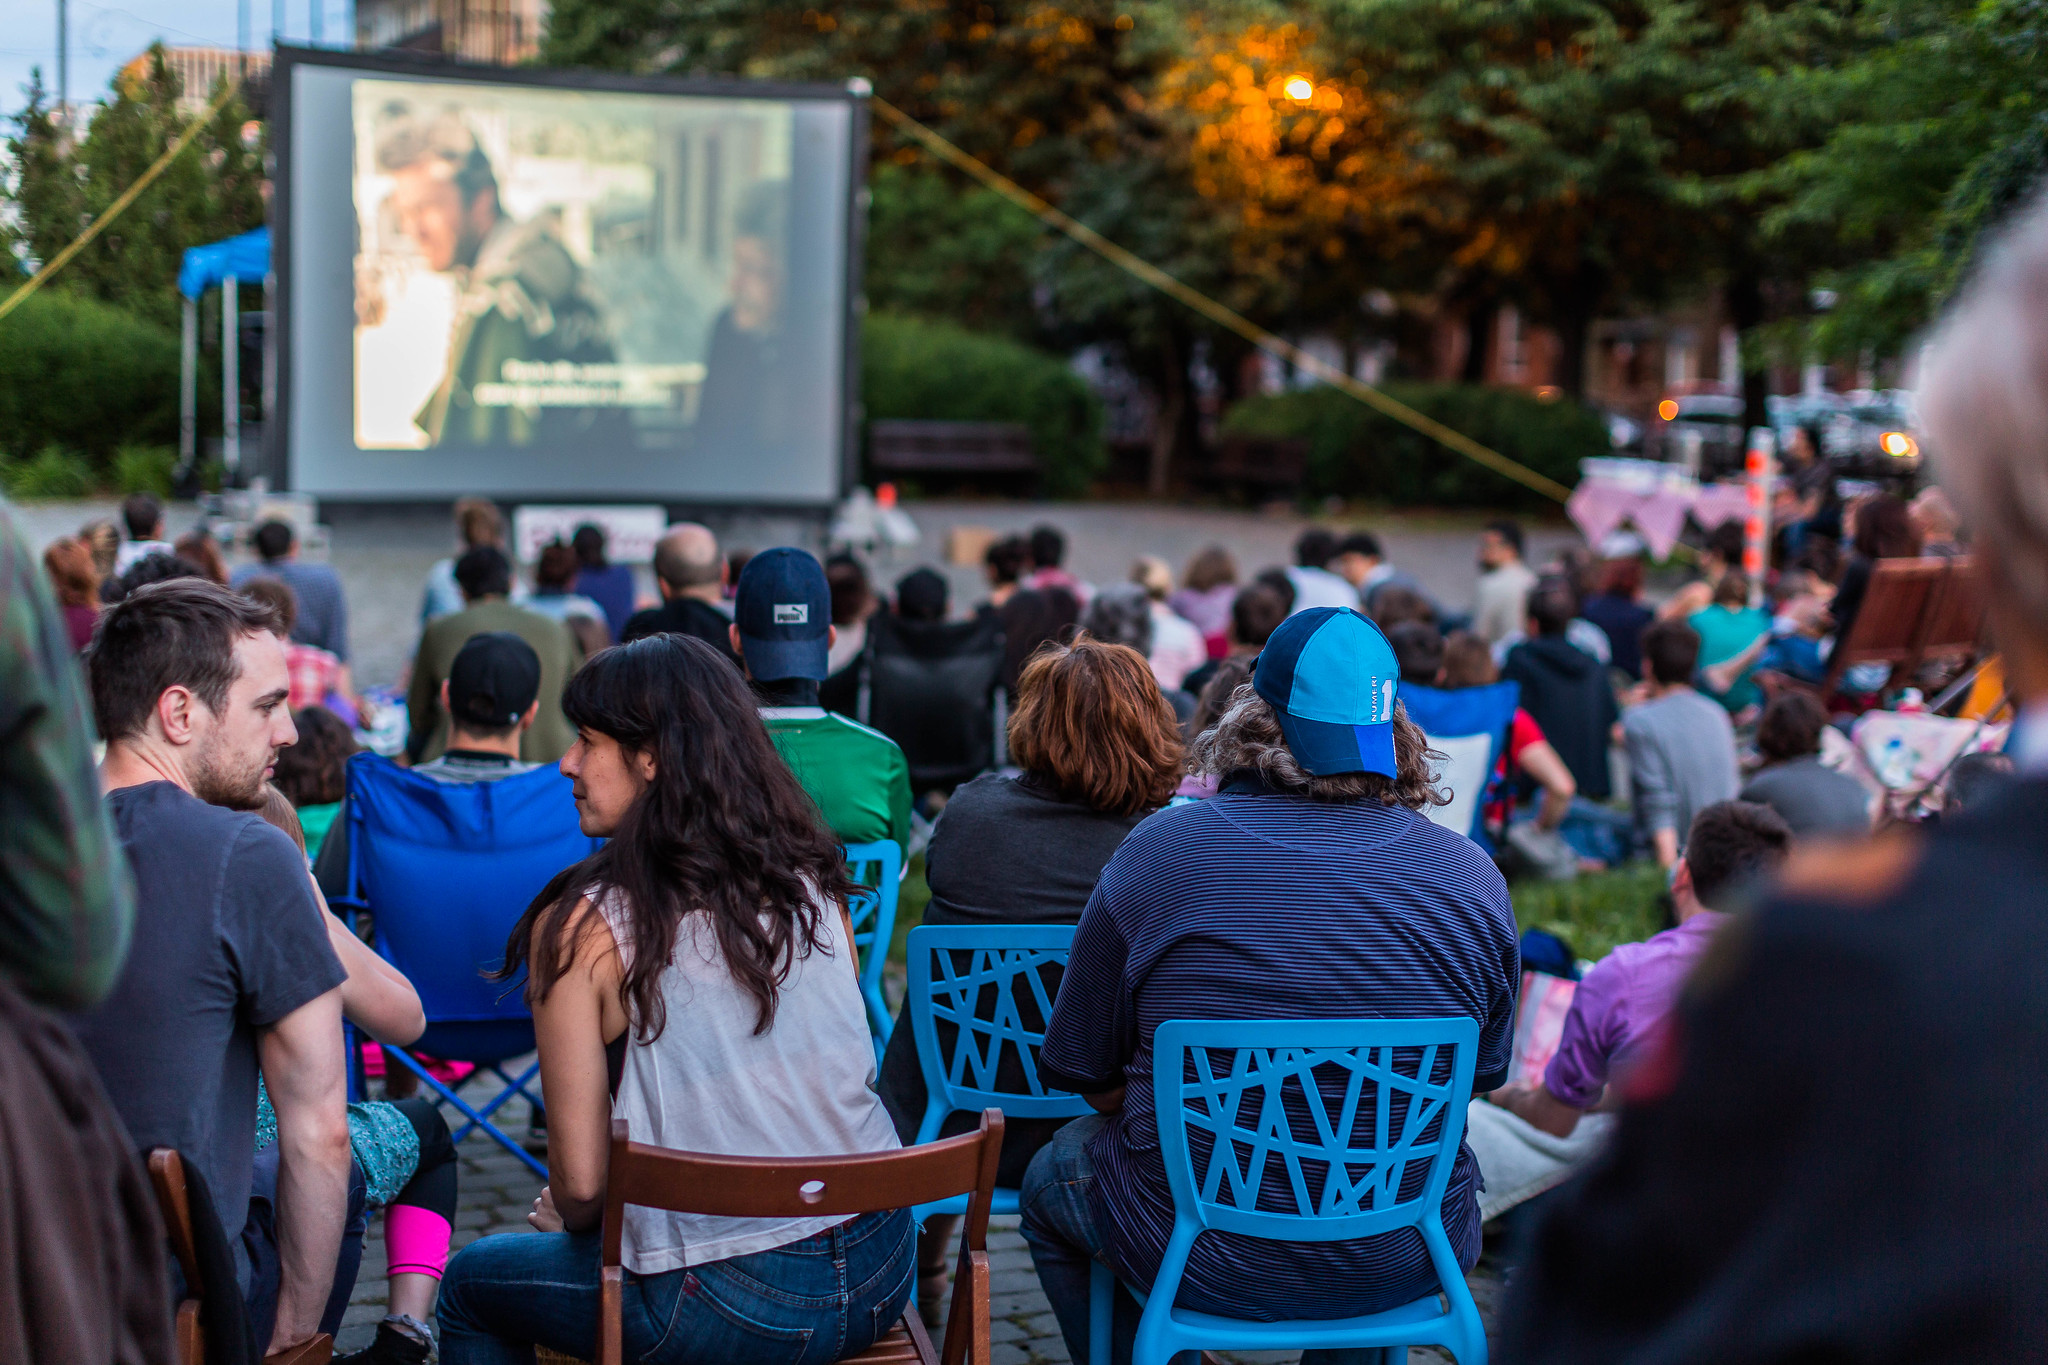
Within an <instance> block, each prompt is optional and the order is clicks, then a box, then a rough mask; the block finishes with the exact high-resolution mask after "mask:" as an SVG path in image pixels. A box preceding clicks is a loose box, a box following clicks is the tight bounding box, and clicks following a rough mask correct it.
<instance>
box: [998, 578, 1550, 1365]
mask: <svg viewBox="0 0 2048 1365" xmlns="http://www.w3.org/2000/svg"><path fill="white" fill-rule="evenodd" d="M1307 698H1313V701H1312V702H1310V703H1308V704H1307V705H1303V706H1302V711H1308V712H1311V713H1312V714H1302V711H1297V710H1296V709H1294V707H1295V706H1296V705H1298V704H1301V703H1302V702H1303V700H1304V699H1307ZM1194 761H1195V763H1196V765H1197V766H1199V767H1200V768H1201V769H1202V770H1204V771H1207V772H1211V773H1215V774H1217V775H1218V776H1220V777H1222V778H1223V779H1224V784H1223V789H1222V790H1221V791H1220V792H1219V793H1218V794H1217V795H1216V796H1215V797H1213V798H1211V799H1210V800H1207V801H1195V802H1190V803H1188V804H1185V805H1180V806H1175V807H1173V808H1171V809H1169V810H1165V811H1161V812H1160V813H1159V814H1157V815H1155V816H1153V817H1152V818H1151V819H1149V820H1147V821H1145V822H1144V823H1143V824H1141V825H1140V826H1138V828H1137V829H1135V830H1133V831H1132V832H1131V834H1130V835H1129V836H1128V837H1127V838H1126V839H1125V840H1124V842H1123V843H1122V845H1121V846H1119V847H1118V849H1117V851H1116V854H1115V856H1113V857H1112V858H1111V859H1110V860H1109V865H1108V866H1107V867H1106V868H1105V869H1104V870H1103V874H1102V878H1101V880H1100V881H1099V882H1098V883H1097V884H1096V887H1095V892H1094V895H1093V896H1092V897H1090V899H1089V902H1088V907H1087V909H1086V910H1084V911H1083V912H1082V914H1081V923H1080V926H1079V927H1078V929H1077V930H1076V931H1075V935H1074V943H1073V949H1072V952H1071V954H1070V956H1069V958H1068V963H1067V970H1066V974H1065V976H1064V977H1063V978H1062V979H1061V981H1060V990H1059V996H1058V999H1057V1000H1056V1001H1055V1003H1054V1005H1053V1014H1052V1019H1051V1021H1050V1023H1049V1024H1048V1025H1047V1028H1046V1034H1045V1044H1044V1047H1043V1049H1042V1051H1041V1053H1040V1058H1039V1074H1040V1075H1041V1076H1043V1077H1044V1078H1045V1080H1046V1081H1047V1083H1048V1084H1050V1085H1053V1086H1055V1087H1057V1088H1059V1089H1062V1090H1068V1091H1072V1092H1074V1093H1076V1094H1080V1095H1083V1096H1086V1097H1087V1099H1088V1102H1089V1104H1090V1105H1091V1106H1092V1107H1093V1108H1094V1109H1096V1110H1097V1111H1098V1112H1097V1113H1095V1114H1093V1115H1090V1116H1088V1117H1085V1118H1081V1119H1077V1120H1075V1121H1074V1122H1072V1123H1069V1124H1068V1125H1067V1126H1066V1127H1064V1128H1062V1129H1061V1130H1060V1132H1059V1134H1058V1135H1057V1136H1056V1137H1054V1138H1053V1140H1052V1142H1051V1143H1050V1144H1048V1145H1047V1146H1046V1147H1045V1148H1044V1149H1042V1150H1041V1151H1040V1152H1039V1153H1038V1155H1037V1156H1036V1157H1035V1158H1033V1159H1032V1162H1031V1166H1030V1168H1029V1169H1028V1170H1027V1171H1026V1172H1025V1176H1024V1184H1023V1186H1022V1188H1021V1192H1020V1201H1019V1202H1020V1205H1021V1208H1022V1212H1023V1233H1024V1239H1025V1241H1026V1242H1028V1243H1029V1244H1030V1246H1031V1258H1032V1261H1033V1263H1034V1264H1035V1265H1036V1267H1037V1269H1038V1277H1039V1282H1040V1284H1042V1285H1043V1286H1044V1288H1045V1291H1046V1295H1047V1297H1048V1298H1049V1299H1050V1300H1051V1301H1052V1308H1053V1312H1054V1313H1055V1314H1056V1315H1057V1316H1058V1319H1059V1323H1060V1330H1061V1332H1062V1333H1063V1335H1064V1336H1065V1337H1066V1341H1067V1348H1068V1350H1069V1351H1070V1352H1071V1353H1072V1355H1073V1358H1074V1359H1076V1360H1083V1359H1087V1358H1088V1356H1087V1352H1088V1342H1089V1318H1090V1314H1089V1282H1090V1276H1091V1270H1092V1267H1093V1265H1094V1263H1095V1262H1096V1261H1098V1260H1107V1261H1108V1263H1109V1264H1111V1265H1114V1266H1115V1267H1117V1269H1118V1270H1119V1272H1120V1273H1122V1274H1124V1275H1125V1276H1127V1277H1129V1278H1130V1279H1131V1280H1132V1281H1133V1282H1134V1283H1137V1284H1140V1285H1144V1284H1147V1283H1150V1282H1151V1280H1152V1278H1153V1276H1154V1275H1155V1274H1156V1272H1157V1269H1158V1267H1159V1264H1160V1258H1161V1256H1162V1255H1163V1253H1164V1251H1165V1248H1166V1242H1167V1238H1168V1235H1169V1233H1170V1232H1171V1229H1172V1227H1173V1221H1174V1213H1173V1209H1174V1204H1173V1197H1172V1195H1171V1193H1170V1192H1169V1190H1168V1188H1167V1177H1166V1168H1165V1165H1164V1162H1163V1159H1162V1157H1161V1155H1160V1145H1159V1144H1160V1139H1159V1132H1158V1123H1157V1120H1156V1118H1155V1116H1154V1114H1153V1112H1152V1074H1151V1059H1152V1056H1153V1053H1152V1039H1153V1034H1154V1031H1155V1030H1156V1029H1157V1028H1158V1027H1159V1025H1160V1023H1161V1022H1163V1021H1165V1020H1168V1019H1188V1018H1197V1019H1317V1018H1319V1019H1355V1018H1361V1017H1376V1018H1391V1019H1401V1018H1418V1019H1426V1018H1436V1017H1440V1016H1447V1015H1463V1016H1466V1017H1468V1018H1472V1019H1474V1020H1476V1021H1477V1023H1478V1025H1479V1046H1478V1055H1477V1058H1476V1066H1475V1076H1476V1080H1475V1085H1476V1087H1477V1088H1479V1089H1481V1090H1491V1089H1494V1088H1496V1087H1498V1086H1499V1085H1500V1084H1501V1083H1502V1082H1503V1081H1505V1080H1506V1078H1507V1070H1508V1062H1509V1057H1510V1054H1511V1052H1512V1049H1513V1041H1514V1040H1513V1021H1514V1012H1515V992H1516V989H1517V987H1518V985H1519V983H1520V980H1521V957H1520V953H1519V952H1518V950H1517V946H1516V938H1515V921H1514V914H1513V912H1512V911H1511V910H1510V908H1509V905H1508V894H1507V886H1506V884H1505V883H1504V882H1503V881H1502V880H1501V875H1500V873H1499V871H1498V870H1496V869H1495V867H1494V865H1493V863H1492V862H1491V861H1489V860H1488V858H1487V857H1486V855H1485V854H1484V853H1483V852H1481V851H1480V849H1479V847H1478V846H1477V845H1476V844H1474V843H1473V842H1472V841H1471V840H1469V839H1467V838H1465V837H1463V836H1462V835H1459V834H1454V833H1452V832H1451V831H1450V830H1447V829H1444V828H1443V827H1441V826H1439V825H1437V824H1435V823H1434V822H1432V821H1431V820H1430V819H1429V818H1428V817H1427V816H1425V815H1424V814H1423V813H1422V808H1423V807H1425V806H1428V805H1433V804H1442V803H1443V801H1444V799H1445V798H1444V797H1443V795H1442V793H1440V792H1439V791H1438V790H1437V789H1436V788H1435V787H1434V786H1433V785H1432V781H1433V779H1432V772H1433V764H1434V763H1437V762H1441V761H1442V755H1440V754H1432V753H1431V752H1430V751H1429V748H1428V742H1427V740H1426V739H1425V738H1424V736H1423V734H1422V732H1421V730H1419V729H1418V728H1417V727H1416V726H1415V725H1413V724H1412V723H1410V722H1409V721H1408V719H1407V717H1406V714H1405V712H1403V711H1402V710H1401V709H1400V707H1399V703H1398V697H1397V665H1396V663H1395V660H1394V655H1393V651H1392V650H1391V649H1390V648H1388V646H1387V642H1386V639H1385V638H1384V637H1383V636H1382V635H1381V634H1380V631H1379V628H1378V627H1377V626H1375V625H1373V624H1372V623H1371V622H1369V621H1367V620H1366V619H1365V618H1364V617H1363V616H1361V615H1359V614H1358V613H1357V612H1356V611H1353V610H1348V609H1341V608H1330V607H1322V608H1311V609H1310V610H1308V611H1305V612H1301V613H1298V614H1296V615H1294V616H1292V617H1290V618H1289V619H1288V620H1287V621H1286V622H1285V623H1284V624H1283V625H1282V626H1281V627H1280V628H1279V629H1278V630H1276V631H1274V633H1273V636H1272V638H1271V639H1270V640H1269V641H1267V643H1266V648H1265V650H1264V652H1262V653H1261V654H1260V655H1259V659H1258V664H1257V667H1256V668H1255V669H1254V671H1253V674H1252V680H1251V682H1250V683H1248V684H1246V685H1245V686H1243V687H1240V688H1239V689H1238V690H1237V692H1236V694H1235V695H1234V696H1233V697H1232V699H1231V703H1230V707H1229V709H1228V710H1227V711H1225V712H1224V714H1223V716H1222V718H1221V719H1220V720H1218V721H1217V723H1216V725H1215V726H1214V727H1213V728H1212V729H1210V730H1209V731H1207V732H1206V733H1204V734H1203V735H1202V736H1200V737H1199V738H1198V739H1197V740H1196V741H1195V748H1194ZM1461 1098H1462V1097H1461ZM1267 1178H1268V1179H1272V1178H1274V1176H1273V1175H1272V1174H1271V1173H1270V1172H1269V1174H1268V1177H1267ZM1282 1178H1283V1179H1284V1177H1282ZM1478 1183H1479V1176H1478V1171H1477V1169H1476V1167H1475V1166H1474V1164H1473V1162H1472V1158H1471V1155H1470V1154H1469V1153H1468V1152H1465V1151H1463V1150H1462V1149H1461V1150H1460V1152H1459V1154H1458V1157H1457V1161H1456V1165H1455V1167H1454V1168H1453V1170H1452V1173H1451V1176H1450V1179H1449V1183H1448V1185H1447V1186H1446V1188H1445V1192H1444V1199H1443V1221H1444V1227H1445V1231H1446V1233H1447V1234H1448V1236H1449V1240H1450V1244H1451V1246H1452V1248H1453V1250H1454V1252H1455V1254H1456V1256H1457V1258H1458V1263H1459V1264H1460V1265H1461V1266H1464V1267H1468V1268H1469V1267H1470V1266H1471V1265H1472V1264H1473V1263H1474V1262H1475V1261H1476V1260H1477V1259H1478V1256H1479V1213H1478V1205H1477V1202H1476V1193H1477V1187H1478ZM1437 1285H1438V1279H1437V1274H1436V1271H1435V1269H1434V1268H1433V1267H1432V1265H1431V1263H1430V1259H1429V1256H1428V1254H1427V1252H1426V1250H1425V1248H1424V1246H1423V1242H1422V1237H1421V1235H1420V1234H1419V1233H1418V1232H1416V1231H1415V1230H1413V1229H1402V1230H1401V1231H1399V1232H1395V1233H1390V1234H1387V1235H1385V1236H1380V1237H1367V1238H1363V1239H1359V1240H1354V1241H1342V1242H1295V1243H1284V1242H1273V1241H1265V1240H1252V1239H1247V1238H1240V1237H1236V1236H1233V1235H1231V1234H1229V1233H1227V1232H1224V1233H1219V1232H1211V1233H1209V1234H1208V1235H1206V1236H1204V1237H1202V1238H1201V1239H1200V1240H1198V1241H1197V1242H1196V1243H1195V1246H1194V1250H1193V1253H1192V1254H1191V1255H1190V1256H1189V1259H1188V1263H1187V1273H1186V1276H1185V1278H1184V1279H1183V1280H1182V1281H1181V1287H1180V1297H1179V1300H1178V1303H1179V1306H1180V1307H1181V1308H1184V1309H1187V1310H1190V1311H1193V1312H1204V1313H1220V1314H1227V1315H1230V1316H1233V1317H1254V1318H1266V1317H1277V1318H1289V1319H1294V1318H1338V1317H1350V1316H1353V1315H1356V1314H1362V1313H1372V1312H1378V1311H1381V1310H1384V1309H1390V1308H1394V1307H1396V1306H1398V1305H1402V1304H1406V1303H1411V1302H1413V1301H1414V1300H1416V1299H1417V1298H1420V1297H1422V1296H1423V1295H1425V1294H1434V1293H1435V1291H1436V1288H1437ZM1135 1310H1136V1304H1135V1303H1134V1302H1132V1301H1131V1300H1130V1299H1129V1297H1128V1296H1127V1295H1125V1294H1122V1293H1119V1295H1118V1308H1117V1313H1116V1328H1115V1336H1114V1340H1115V1342H1116V1347H1115V1357H1114V1358H1115V1360H1117V1361H1124V1360H1128V1359H1129V1358H1130V1350H1131V1342H1132V1337H1133V1334H1134V1333H1135V1330H1136V1322H1137V1314H1136V1311H1135ZM1330 1359H1331V1355H1330V1354H1329V1353H1324V1352H1310V1353H1309V1354H1308V1355H1307V1356H1306V1357H1305V1360H1307V1361H1308V1363H1309V1365H1316V1362H1317V1361H1329V1360H1330ZM1095 1365H1109V1362H1103V1361H1096V1362H1095Z"/></svg>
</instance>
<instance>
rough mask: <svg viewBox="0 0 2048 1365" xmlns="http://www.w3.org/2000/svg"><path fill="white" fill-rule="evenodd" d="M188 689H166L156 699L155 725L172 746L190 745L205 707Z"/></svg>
mask: <svg viewBox="0 0 2048 1365" xmlns="http://www.w3.org/2000/svg"><path fill="white" fill-rule="evenodd" d="M205 705H206V704H205V703H204V702H202V701H200V700H199V697H198V695H197V694H196V693H194V692H193V691H192V689H191V688H189V687H166V688H165V689H164V690H163V691H162V692H161V693H160V694H159V695H158V696H157V699H156V723H157V726H158V727H159V728H160V729H161V730H162V731H163V732H164V738H165V739H166V740H168V741H169V742H170V743H172V744H190V743H191V742H192V740H193V738H194V731H195V729H196V727H197V723H198V713H199V712H200V710H202V709H203V708H204V707H205Z"/></svg>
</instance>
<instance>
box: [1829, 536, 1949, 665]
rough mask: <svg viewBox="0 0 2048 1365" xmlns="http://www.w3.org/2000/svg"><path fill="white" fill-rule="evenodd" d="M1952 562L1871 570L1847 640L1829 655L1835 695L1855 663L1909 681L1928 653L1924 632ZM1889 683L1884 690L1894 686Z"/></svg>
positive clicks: (1881, 563) (1892, 563)
mask: <svg viewBox="0 0 2048 1365" xmlns="http://www.w3.org/2000/svg"><path fill="white" fill-rule="evenodd" d="M1951 562H1952V561H1950V560H1946V559H1880V560H1878V561H1877V563H1876V564H1874V565H1873V566H1872V567H1871V571H1870V586H1869V587H1868V588H1866V589H1865V590H1864V593H1863V605H1862V607H1860V608H1859V609H1858V610H1857V612H1856V619H1855V621H1853V622H1852V623H1851V624H1850V626H1849V633H1848V635H1847V637H1846V638H1844V639H1841V640H1839V641H1837V642H1836V644H1835V649H1834V653H1832V654H1830V655H1829V656H1828V677H1827V682H1826V683H1824V684H1823V685H1822V687H1821V691H1822V693H1823V694H1824V695H1826V696H1833V695H1834V694H1835V692H1836V691H1837V690H1838V689H1839V688H1840V687H1841V683H1842V675H1843V674H1844V673H1846V672H1847V671H1848V670H1849V669H1850V668H1852V667H1854V666H1855V665H1857V664H1890V665H1891V666H1892V673H1891V680H1896V679H1898V678H1900V677H1902V676H1910V674H1911V673H1912V671H1913V669H1915V668H1917V667H1918V666H1919V662H1920V658H1921V655H1922V653H1923V652H1924V646H1923V644H1922V640H1923V634H1922V631H1923V627H1924V626H1925V624H1926V622H1927V616H1928V612H1929V611H1930V610H1931V609H1932V608H1933V607H1934V605H1935V602H1936V600H1937V598H1938V597H1939V596H1940V593H1941V584H1942V580H1943V579H1945V578H1946V577H1947V576H1948V572H1949V565H1950V563H1951ZM1891 680H1888V681H1887V682H1886V684H1885V685H1886V686H1887V687H1889V686H1890V685H1891Z"/></svg>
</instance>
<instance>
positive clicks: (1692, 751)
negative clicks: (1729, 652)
mask: <svg viewBox="0 0 2048 1365" xmlns="http://www.w3.org/2000/svg"><path fill="white" fill-rule="evenodd" d="M1699 658H1700V637H1699V632H1697V631H1695V630H1694V629H1693V628H1692V627H1691V626H1689V625H1687V624H1686V623H1685V622H1683V621H1660V622H1658V623H1657V624H1656V625H1654V626H1651V627H1650V628H1649V629H1648V630H1646V631H1644V632H1643V680H1644V682H1645V683H1646V684H1647V685H1648V687H1649V689H1650V698H1651V699H1650V700H1649V701H1646V702H1644V703H1643V704H1642V705H1640V706H1636V707H1632V708H1630V709H1629V710H1628V711H1627V712H1626V713H1624V714H1623V716H1622V718H1621V733H1622V743H1623V745H1624V747H1625V748H1626V749H1627V751H1628V772H1629V787H1630V792H1631V797H1632V800H1633V803H1634V805H1635V813H1636V832H1637V833H1638V834H1639V835H1640V836H1641V837H1642V839H1643V841H1644V842H1645V843H1647V844H1648V845H1649V846H1650V849H1651V851H1652V852H1653V853H1655V854H1656V857H1657V865H1658V866H1659V867H1670V866H1671V865H1672V864H1673V863H1675V862H1677V861H1678V855H1679V854H1680V853H1682V852H1683V851H1684V849H1683V848H1682V846H1681V845H1680V842H1679V841H1680V839H1681V837H1682V836H1681V834H1680V831H1682V830H1689V829H1691V828H1692V818H1693V816H1695V815H1697V814H1699V813H1700V812H1701V811H1702V810H1705V809H1706V808H1707V807H1708V806H1711V805H1713V804H1714V803H1715V802H1716V801H1732V800H1734V799H1735V794H1736V791H1737V790H1738V789H1739V788H1740V787H1741V785H1742V778H1741V775H1740V773H1739V772H1738V771H1737V769H1736V766H1735V730H1734V728H1733V727H1732V726H1731V725H1729V723H1728V713H1727V712H1726V711H1724V710H1723V709H1722V708H1721V707H1720V705H1719V704H1718V703H1716V702H1714V701H1712V700H1710V699H1708V698H1706V697H1703V696H1701V695H1700V694H1699V693H1698V692H1696V691H1694V690H1693V686H1692V676H1693V671H1694V669H1696V668H1697V667H1698V666H1699Z"/></svg>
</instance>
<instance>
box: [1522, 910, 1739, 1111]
mask: <svg viewBox="0 0 2048 1365" xmlns="http://www.w3.org/2000/svg"><path fill="white" fill-rule="evenodd" d="M1726 918H1727V916H1725V915H1720V914H1716V913H1715V912H1714V911H1712V910H1702V911H1701V912H1700V913H1699V914H1697V915H1694V916H1693V917H1692V918H1691V919H1689V920H1687V921H1686V922H1685V923H1683V924H1681V925H1679V926H1678V927H1677V928H1676V929H1666V930H1665V931H1664V932H1663V933H1661V934H1658V935H1656V936H1655V937H1654V938H1651V939H1650V940H1649V941H1648V942H1645V943H1624V944H1622V945H1621V946H1620V947H1619V948H1616V949H1615V950H1614V951H1613V952H1611V953H1609V954H1608V955H1607V956H1606V957H1605V958H1603V959H1601V961H1600V963H1599V964H1598V965H1597V966H1595V967H1594V968H1593V970H1592V971H1590V972H1587V973H1586V979H1585V980H1583V981H1581V982H1579V989H1578V990H1577V991H1576V992H1575V993H1574V994H1573V996H1572V1007H1571V1011H1570V1012H1569V1013H1568V1014H1566V1015H1565V1017H1564V1033H1563V1035H1562V1036H1561V1037H1560V1038H1559V1039H1558V1042H1557V1051H1556V1053H1554V1054H1553V1055H1552V1056H1551V1059H1550V1065H1549V1066H1548V1067H1547V1068H1546V1069H1545V1070H1544V1072H1543V1088H1544V1089H1546V1090H1548V1091H1549V1092H1550V1093H1551V1094H1552V1095H1555V1096H1556V1097H1557V1098H1558V1099H1560V1100H1562V1101H1564V1102H1565V1103H1566V1104H1568V1105H1570V1106H1571V1107H1572V1108H1574V1109H1591V1108H1592V1107H1593V1106H1594V1105H1596V1104H1598V1103H1599V1102H1600V1092H1601V1090H1602V1089H1604V1088H1605V1087H1606V1085H1607V1081H1608V1078H1609V1077H1610V1076H1611V1075H1612V1074H1613V1073H1614V1071H1615V1070H1616V1069H1617V1068H1618V1067H1619V1066H1620V1065H1622V1064H1623V1063H1625V1062H1626V1061H1627V1058H1628V1054H1629V1053H1630V1052H1631V1051H1632V1050H1634V1049H1635V1048H1636V1047H1637V1046H1639V1045H1640V1044H1642V1043H1643V1042H1645V1041H1646V1040H1648V1039H1649V1038H1650V1037H1651V1036H1652V1035H1653V1034H1654V1033H1655V1032H1656V1031H1657V1029H1658V1028H1660V1027H1661V1026H1662V1025H1663V1023H1664V1020H1665V1019H1666V1018H1667V1017H1668V1016H1669V1015H1670V1013H1671V1009H1672V1006H1673V1005H1675V1004H1676V1003H1677V1002H1678V991H1679V988H1680V987H1681V986H1683V985H1684V984H1685V978H1686V974H1687V973H1689V972H1690V971H1692V966H1693V963H1695V962H1697V961H1699V959H1700V954H1702V953H1704V952H1706V950H1707V945H1708V944H1709V943H1711V942H1712V941H1713V938H1714V932H1715V930H1717V929H1719V928H1720V927H1721V922H1722V921H1723V920H1724V919H1726Z"/></svg>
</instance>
